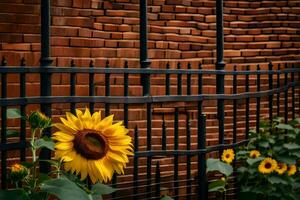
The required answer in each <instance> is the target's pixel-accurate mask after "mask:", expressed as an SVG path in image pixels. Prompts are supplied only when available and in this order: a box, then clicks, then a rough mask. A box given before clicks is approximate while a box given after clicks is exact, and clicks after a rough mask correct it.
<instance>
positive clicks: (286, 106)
mask: <svg viewBox="0 0 300 200" xmlns="http://www.w3.org/2000/svg"><path fill="white" fill-rule="evenodd" d="M285 69H288V64H287V63H285ZM287 85H288V72H284V86H285V87H286V86H287ZM288 93H289V88H287V89H286V90H285V91H284V121H285V123H287V122H288V119H289V97H288Z"/></svg>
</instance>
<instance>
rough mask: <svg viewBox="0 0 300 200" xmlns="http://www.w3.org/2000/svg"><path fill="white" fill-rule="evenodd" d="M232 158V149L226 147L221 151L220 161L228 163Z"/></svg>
mask: <svg viewBox="0 0 300 200" xmlns="http://www.w3.org/2000/svg"><path fill="white" fill-rule="evenodd" d="M233 159H234V151H233V149H226V150H224V151H223V153H222V161H224V162H226V163H228V164H230V163H232V161H233Z"/></svg>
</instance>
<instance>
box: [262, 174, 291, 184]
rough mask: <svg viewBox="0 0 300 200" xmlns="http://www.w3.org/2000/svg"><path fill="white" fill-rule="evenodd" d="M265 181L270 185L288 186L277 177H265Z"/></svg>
mask: <svg viewBox="0 0 300 200" xmlns="http://www.w3.org/2000/svg"><path fill="white" fill-rule="evenodd" d="M267 179H268V181H269V182H270V183H271V184H284V185H286V184H288V182H286V181H285V180H283V179H282V178H280V177H278V176H269V177H267Z"/></svg>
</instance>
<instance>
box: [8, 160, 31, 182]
mask: <svg viewBox="0 0 300 200" xmlns="http://www.w3.org/2000/svg"><path fill="white" fill-rule="evenodd" d="M28 174H29V170H28V169H27V168H26V167H25V166H23V165H21V164H14V165H13V166H11V171H10V178H11V180H12V181H14V182H17V181H22V180H23V179H24V178H25V177H26V176H27V175H28Z"/></svg>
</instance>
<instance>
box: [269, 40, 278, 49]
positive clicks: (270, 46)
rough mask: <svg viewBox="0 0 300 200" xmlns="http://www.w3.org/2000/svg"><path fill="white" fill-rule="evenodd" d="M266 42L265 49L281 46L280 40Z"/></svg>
mask: <svg viewBox="0 0 300 200" xmlns="http://www.w3.org/2000/svg"><path fill="white" fill-rule="evenodd" d="M266 44H267V46H266V48H267V49H274V48H280V47H281V42H267V43H266Z"/></svg>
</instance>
